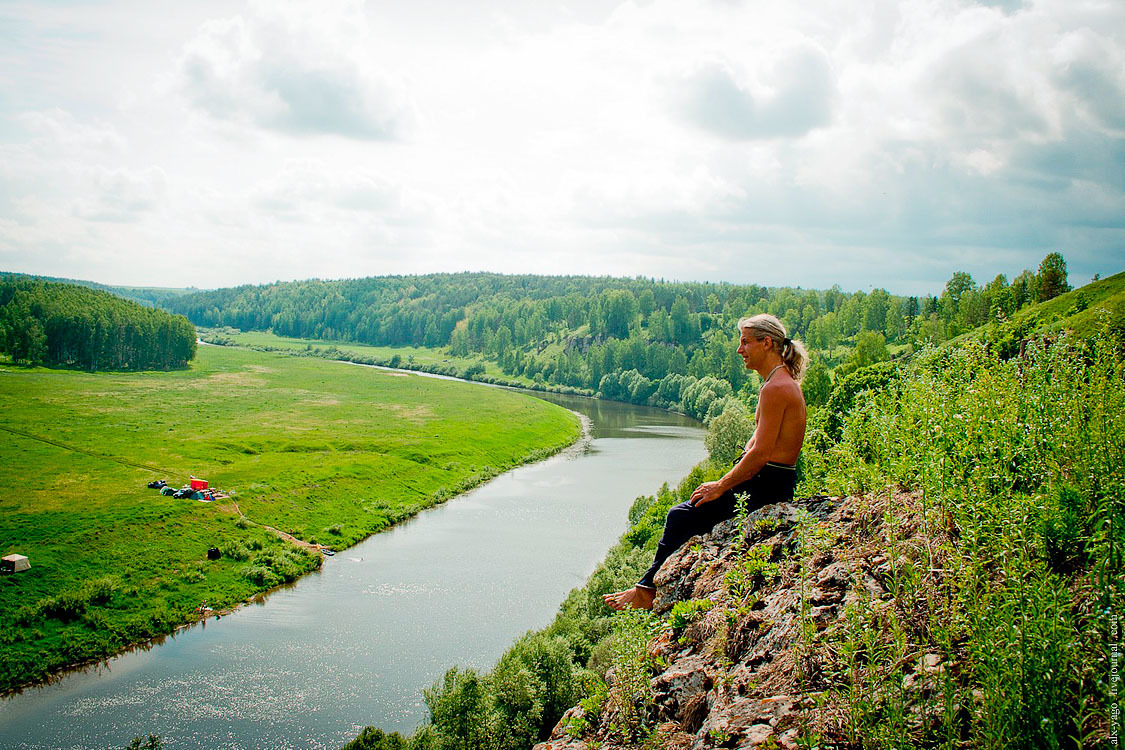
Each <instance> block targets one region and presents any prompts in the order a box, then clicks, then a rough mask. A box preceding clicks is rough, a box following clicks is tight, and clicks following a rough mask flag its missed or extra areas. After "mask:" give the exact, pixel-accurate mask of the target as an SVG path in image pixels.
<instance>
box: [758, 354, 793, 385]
mask: <svg viewBox="0 0 1125 750" xmlns="http://www.w3.org/2000/svg"><path fill="white" fill-rule="evenodd" d="M784 364H785V363H784V362H782V361H781V357H780V356H778V355H777V354H775V355H773V356H772V357H769V358H768V359H766V362H765V364H763V365H762V366H761V367H758V368H756V369H755V370H754V372H756V373H758V375H759V377H761V378H762V384H763V385H764V384H765V383H766V382H767V381H768V380H769V379H770V377H771V376H773V375H775V374H777V371H778V369H779V368H780V369H785V368H783V367H781V366H782V365H784Z"/></svg>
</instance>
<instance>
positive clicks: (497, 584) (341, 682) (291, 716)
mask: <svg viewBox="0 0 1125 750" xmlns="http://www.w3.org/2000/svg"><path fill="white" fill-rule="evenodd" d="M535 395H536V396H538V397H540V398H544V399H546V400H549V401H554V402H556V403H559V404H561V405H563V406H565V407H567V408H568V409H572V410H574V411H576V412H579V413H581V414H584V415H585V416H586V417H588V418H589V419H590V421H591V423H592V429H591V439H590V440H589V441H584V442H582V443H580V444H578V445H576V446H573V447H572V448H570V449H568V450H566V451H564V452H562V453H560V454H558V455H556V456H554V457H553V458H550V459H547V460H545V461H541V462H539V463H536V464H532V465H528V466H524V467H520V468H518V469H515V470H513V471H510V472H508V473H506V474H504V475H502V476H500V477H497V478H496V479H494V480H492V481H491V482H488V483H487V484H485V485H482V486H481V487H478V488H476V489H475V490H473V491H471V492H468V493H465V494H464V495H461V496H459V497H457V498H454V499H453V500H450V501H449V502H447V503H445V504H443V505H441V506H438V507H436V508H433V509H430V510H427V511H424V512H423V513H421V514H419V515H418V516H417V517H415V518H413V519H411V520H409V521H407V522H405V523H403V524H400V525H398V526H396V527H394V528H392V529H389V530H387V531H385V532H383V533H380V534H376V535H374V536H372V537H370V538H368V539H367V540H365V541H364V542H362V543H360V544H358V545H356V546H355V547H352V548H350V549H347V550H344V551H342V552H340V553H339V554H337V555H336V556H335V557H330V558H326V559H325V561H324V565H323V567H322V568H321V570H320V571H318V572H316V573H312V574H310V575H307V576H305V577H303V578H301V579H300V580H298V581H297V582H296V583H294V584H293V585H291V586H289V587H286V588H283V589H280V590H277V591H275V592H273V593H271V594H269V595H268V596H266V597H263V598H262V599H261V600H259V601H257V602H255V603H252V604H250V605H248V606H245V607H242V608H240V609H238V610H237V611H235V612H234V613H232V614H230V615H228V616H226V617H223V618H221V619H211V620H208V621H207V622H206V623H204V624H201V625H197V626H194V627H190V628H187V629H185V630H182V631H180V632H179V633H177V634H176V635H174V636H170V637H168V638H166V639H164V641H163V642H162V643H160V644H159V645H154V646H153V647H152V648H149V649H148V650H143V649H137V650H134V651H131V652H129V653H126V654H123V655H121V656H118V657H115V658H113V659H110V660H109V661H107V662H104V663H102V664H100V665H97V666H94V667H90V668H88V669H86V670H83V671H78V672H72V673H70V674H67V675H65V676H64V677H62V678H61V679H59V680H57V681H56V682H53V683H51V684H49V685H46V686H43V687H38V688H31V689H28V690H25V691H24V692H23V693H21V694H18V695H14V696H12V697H10V698H8V699H5V700H2V701H0V747H4V748H14V747H20V748H95V747H97V748H106V747H124V746H125V745H127V744H128V743H129V741H130V739H131V738H132V737H134V736H136V735H140V736H145V735H147V734H148V733H150V732H151V733H154V734H158V735H160V736H161V738H162V739H163V740H164V742H165V745H166V746H167V747H168V748H188V747H207V748H220V747H221V748H248V749H249V748H263V747H270V748H286V747H293V748H316V747H330V748H338V747H339V746H340V745H342V744H343V743H344V742H345V741H347V740H348V739H349V738H351V737H353V736H355V734H356V733H358V731H359V730H360V729H361V728H362V727H363V726H364V725H367V724H372V725H375V726H378V727H381V728H383V729H386V730H388V731H390V730H398V731H402V732H410V731H412V730H413V729H414V728H415V727H417V726H418V725H419V724H420V723H422V722H423V721H424V719H425V718H426V708H425V704H424V703H423V700H422V690H423V689H424V688H427V687H429V686H430V685H432V684H433V683H434V681H435V680H437V679H439V678H440V677H441V676H442V674H444V673H445V671H446V670H447V669H449V668H450V667H452V666H455V665H460V666H471V667H476V668H478V669H482V670H487V669H488V668H490V667H491V666H492V665H493V664H494V663H495V662H496V660H497V659H498V658H499V657H500V655H501V654H502V653H503V652H504V651H505V650H506V649H507V648H508V646H510V645H511V644H512V643H513V642H514V641H515V640H516V639H517V638H518V637H520V636H521V635H523V634H524V633H525V632H527V631H528V630H531V629H538V628H541V627H543V626H545V625H547V624H548V623H549V622H550V621H551V619H552V618H553V617H554V615H555V611H556V610H557V608H558V605H559V603H560V602H561V601H562V600H563V599H564V598H565V597H566V595H567V593H568V592H569V591H570V590H571V589H572V588H574V587H576V586H580V585H582V584H583V583H584V582H585V580H586V578H587V577H588V576H589V574H590V573H591V572H592V571H593V569H594V567H595V566H596V565H597V563H598V562H599V561H600V560H601V559H602V558H603V557H604V556H605V553H606V550H608V549H609V547H610V546H611V545H612V544H613V543H614V542H615V541H616V540H617V538H618V537H620V535H621V533H622V532H623V531H624V530H625V526H626V513H627V511H628V508H629V506H630V505H631V503H632V501H633V499H634V498H635V497H637V496H638V495H647V494H652V493H654V492H655V491H656V490H657V489H658V488H659V487H660V485H661V484H662V483H664V482H668V483H670V484H675V483H676V482H678V481H679V480H680V479H681V478H682V477H683V476H684V475H685V474H687V472H688V471H689V470H690V469H691V467H692V466H694V465H695V464H696V463H698V462H699V461H700V460H702V459H703V458H704V456H705V450H704V448H703V440H702V437H703V431H702V430H701V429H700V427H699V424H698V422H696V421H695V420H692V419H689V418H687V417H681V416H679V415H676V414H671V413H669V412H664V411H660V410H657V409H649V408H645V407H638V406H630V405H627V404H619V403H614V402H606V401H597V400H594V399H588V398H582V397H578V396H560V395H555V394H535Z"/></svg>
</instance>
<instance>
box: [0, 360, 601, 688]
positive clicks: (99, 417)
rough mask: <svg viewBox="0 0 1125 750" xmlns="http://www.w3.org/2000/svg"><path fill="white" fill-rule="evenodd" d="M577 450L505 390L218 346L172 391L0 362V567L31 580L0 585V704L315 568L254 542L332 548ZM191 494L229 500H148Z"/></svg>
mask: <svg viewBox="0 0 1125 750" xmlns="http://www.w3.org/2000/svg"><path fill="white" fill-rule="evenodd" d="M579 433H580V425H579V423H578V420H577V419H576V418H575V417H574V416H573V415H572V414H570V413H569V412H567V411H565V410H563V409H561V408H559V407H557V406H554V405H552V404H547V403H545V402H542V401H538V400H535V399H532V398H529V397H527V396H525V395H522V394H516V393H512V392H509V391H505V390H502V389H495V388H484V387H481V386H471V385H466V384H464V383H458V382H452V381H444V380H438V379H434V378H424V377H420V376H416V375H407V374H404V373H390V372H386V371H380V370H375V369H372V368H367V367H360V366H356V365H351V364H344V363H337V362H328V361H324V360H321V359H317V358H299V357H292V356H288V355H285V354H274V353H264V352H257V351H249V350H245V349H234V348H229V347H210V346H202V347H200V349H199V353H198V355H197V357H196V359H195V361H194V362H193V363H192V365H191V366H190V367H189V368H188V369H185V370H180V371H173V372H143V373H83V372H76V371H70V370H56V369H45V368H25V367H17V366H14V365H12V364H11V363H8V362H0V435H2V436H3V438H2V439H0V553H2V554H4V555H7V554H9V553H13V552H18V553H21V554H24V555H27V556H28V557H29V558H30V561H31V565H32V568H31V570H29V571H26V572H23V573H19V574H12V575H6V576H3V577H0V647H2V650H0V690H9V689H12V688H14V687H17V686H20V685H23V684H27V683H30V682H34V681H38V680H42V679H43V678H45V677H47V676H48V675H49V674H50V673H51V672H52V671H54V670H57V669H58V668H60V667H64V666H67V665H73V664H77V663H82V662H87V661H90V660H92V659H98V658H101V657H104V656H107V655H110V654H112V653H115V652H117V651H120V650H121V649H123V648H125V647H127V646H129V645H132V644H136V643H138V642H142V641H144V640H146V639H148V638H152V637H155V636H159V635H161V634H165V633H168V632H170V631H171V630H173V629H174V628H175V627H177V626H178V625H180V624H183V623H185V622H189V621H191V620H193V619H196V617H197V613H196V608H197V607H198V606H199V605H200V604H201V603H202V602H203V601H204V600H206V602H207V603H208V605H209V606H210V607H212V608H214V609H215V610H217V611H222V610H223V609H226V608H230V607H233V606H236V605H237V604H239V603H240V602H243V601H245V600H247V599H248V598H250V597H252V596H254V595H256V594H258V593H261V592H263V591H266V590H268V589H269V588H271V587H273V586H276V585H279V584H282V583H285V582H288V581H292V580H294V579H295V578H296V577H298V576H299V575H300V574H302V573H304V572H307V571H309V570H313V569H315V568H316V567H318V566H319V564H320V559H321V557H320V555H319V553H315V552H312V551H310V550H308V549H305V548H302V547H299V546H297V545H294V544H293V543H291V542H289V541H283V540H282V539H280V538H278V536H277V535H276V534H275V533H273V532H272V531H270V530H269V529H267V528H266V527H271V528H273V529H277V530H279V531H283V532H286V533H288V534H291V535H293V536H294V537H296V538H297V539H299V540H301V541H303V542H308V543H316V544H323V545H327V546H331V547H333V548H342V547H346V546H349V545H351V544H354V543H356V542H357V541H359V540H361V539H363V538H364V537H366V536H368V535H369V534H372V533H374V532H377V531H379V530H381V529H384V528H387V527H388V526H391V525H392V524H394V523H396V522H398V521H400V520H402V519H404V518H407V517H409V516H411V515H413V514H415V513H417V512H418V511H419V510H421V509H423V508H426V507H429V506H431V505H434V504H435V503H438V502H441V501H442V500H445V499H447V498H449V497H452V496H454V495H456V494H458V493H459V492H462V491H464V490H465V489H467V488H469V487H472V486H474V485H476V484H479V483H480V482H482V481H485V480H487V479H489V478H491V477H493V476H496V475H497V474H499V473H502V472H503V471H506V470H507V469H509V468H512V467H514V466H516V465H518V464H520V463H524V462H526V461H529V460H534V459H536V458H539V457H543V456H546V455H548V454H550V453H552V452H554V451H556V450H558V449H560V448H562V447H564V446H565V445H568V444H570V443H571V442H573V441H574V440H575V439H577V437H578V436H579ZM190 475H195V476H198V477H201V478H205V479H207V480H208V481H209V482H210V484H211V486H212V487H217V488H220V489H223V490H226V491H227V492H228V493H229V494H230V497H229V498H228V499H222V500H218V501H216V502H213V503H204V502H199V501H194V500H175V499H173V498H171V497H166V496H162V495H160V494H159V493H158V492H157V491H156V490H152V489H148V488H146V486H145V485H146V484H147V482H149V481H151V480H154V479H166V480H167V481H168V482H169V484H172V485H174V486H180V485H182V484H185V483H186V482H187V481H188V478H189V476H190ZM212 546H214V547H218V548H219V549H220V550H221V551H222V553H223V554H222V557H221V558H220V559H218V560H209V559H208V555H207V551H208V549H209V548H210V547H212Z"/></svg>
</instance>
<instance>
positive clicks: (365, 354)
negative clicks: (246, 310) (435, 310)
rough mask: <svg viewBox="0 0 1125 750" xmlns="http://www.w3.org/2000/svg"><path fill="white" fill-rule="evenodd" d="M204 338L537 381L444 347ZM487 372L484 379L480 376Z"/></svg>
mask: <svg viewBox="0 0 1125 750" xmlns="http://www.w3.org/2000/svg"><path fill="white" fill-rule="evenodd" d="M200 334H201V335H202V336H203V337H204V340H214V341H216V342H221V343H223V344H226V345H228V346H244V347H246V348H248V349H255V350H258V351H286V352H291V353H294V354H299V355H305V356H318V357H325V358H328V359H336V358H338V359H341V360H348V361H355V362H363V363H367V364H378V365H380V366H384V367H387V366H390V367H401V368H403V369H407V370H418V371H421V372H437V373H438V374H449V375H452V374H455V375H457V376H461V377H464V376H468V379H470V380H472V379H476V380H485V381H497V382H503V383H505V384H510V385H517V386H523V387H526V388H531V387H534V386H535V385H536V384H535V381H533V380H532V379H531V378H525V377H523V376H522V375H518V376H512V375H506V374H505V373H504V371H503V370H501V369H500V366H499V365H498V364H496V362H494V361H492V360H490V359H486V358H484V357H481V356H455V355H452V354H450V353H449V351H448V349H447V348H445V347H440V348H439V347H427V346H373V345H371V344H358V343H356V342H354V341H337V340H321V339H302V338H294V337H292V336H278V335H277V334H275V333H271V332H269V331H239V330H237V329H234V328H219V329H207V328H202V329H200ZM481 375H484V376H485V377H484V378H481V377H480V376H481Z"/></svg>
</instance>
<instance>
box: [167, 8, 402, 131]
mask: <svg viewBox="0 0 1125 750" xmlns="http://www.w3.org/2000/svg"><path fill="white" fill-rule="evenodd" d="M361 8H362V6H361V5H360V6H357V5H355V4H352V3H348V4H344V5H342V6H341V5H340V4H339V3H336V4H333V3H328V4H326V5H321V4H317V5H315V6H314V5H305V4H298V3H289V4H280V5H275V4H272V3H255V4H253V5H252V6H251V7H250V8H249V9H248V10H247V13H246V14H245V15H238V16H234V17H232V18H227V19H221V20H214V21H209V22H207V23H205V24H204V25H203V27H202V28H201V29H200V31H199V33H198V34H197V35H196V36H195V37H194V38H193V39H192V40H191V41H189V42H188V43H187V44H186V45H185V51H184V54H183V57H182V58H181V60H180V64H179V73H180V84H181V87H182V90H183V91H184V93H185V94H186V95H187V96H188V97H189V99H190V100H191V101H192V102H193V103H194V104H195V105H196V106H198V107H200V108H201V109H203V110H204V111H206V112H207V113H208V114H210V115H211V116H212V117H214V118H217V119H219V120H232V121H235V122H248V123H252V124H255V125H258V126H260V127H265V128H270V129H275V130H278V131H281V132H285V133H292V134H297V135H316V134H333V135H341V136H346V137H350V138H360V139H375V140H387V139H394V138H397V137H399V136H400V135H401V134H402V131H403V128H404V127H405V126H406V123H407V120H408V118H409V108H408V106H407V105H406V103H405V101H404V96H403V94H402V93H401V92H400V91H399V90H398V89H397V88H396V86H395V85H394V83H393V82H392V80H391V78H390V77H389V76H387V75H386V74H384V73H383V72H382V71H380V70H379V68H378V66H377V64H376V63H375V61H374V60H373V59H372V57H371V55H370V51H369V49H368V48H367V44H368V43H369V39H368V38H367V37H366V35H365V34H364V33H363V31H364V29H365V27H366V22H365V19H364V16H363V14H362V10H361ZM326 20H328V21H334V22H326Z"/></svg>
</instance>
